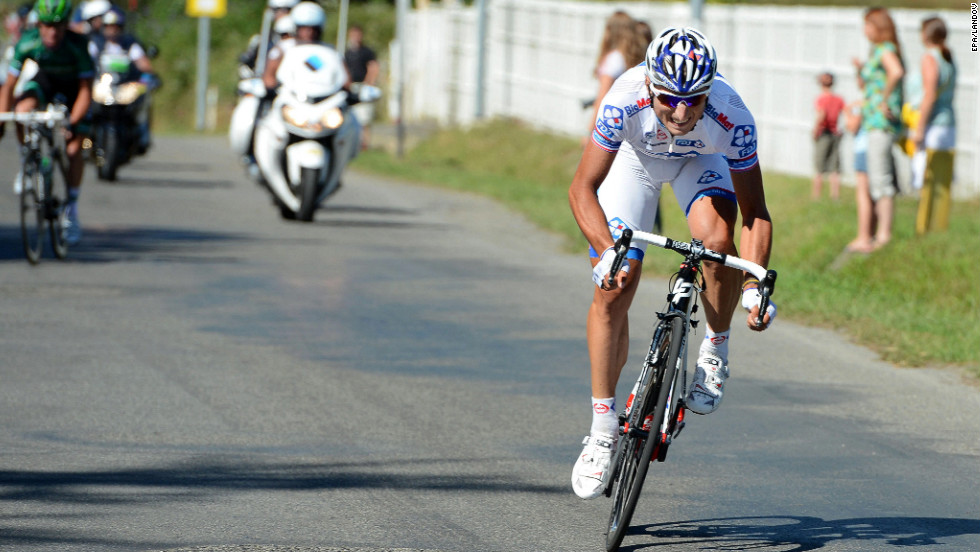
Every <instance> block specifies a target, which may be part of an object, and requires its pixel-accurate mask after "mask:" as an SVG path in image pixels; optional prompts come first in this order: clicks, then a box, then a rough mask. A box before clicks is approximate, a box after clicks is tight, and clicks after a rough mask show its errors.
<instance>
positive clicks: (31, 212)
mask: <svg viewBox="0 0 980 552" xmlns="http://www.w3.org/2000/svg"><path fill="white" fill-rule="evenodd" d="M42 185H43V180H42V178H41V171H40V170H38V167H37V166H33V167H32V166H25V167H24V173H23V179H22V181H21V189H20V235H21V241H22V242H23V244H24V256H26V257H27V262H29V263H31V264H37V263H38V262H40V261H41V250H42V248H43V247H44V222H45V219H44V192H43V191H42V190H43V188H42Z"/></svg>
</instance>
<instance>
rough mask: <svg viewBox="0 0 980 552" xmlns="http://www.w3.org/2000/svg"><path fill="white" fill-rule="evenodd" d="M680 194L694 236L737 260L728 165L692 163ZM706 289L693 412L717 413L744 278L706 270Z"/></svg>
mask: <svg viewBox="0 0 980 552" xmlns="http://www.w3.org/2000/svg"><path fill="white" fill-rule="evenodd" d="M674 191H675V193H676V195H677V200H678V201H679V202H680V204H681V207H682V208H684V209H685V212H686V213H687V222H688V227H689V228H690V230H691V235H692V236H693V237H694V238H697V239H699V240H701V241H702V242H704V245H705V247H707V248H709V249H713V250H715V251H719V252H722V253H727V254H732V255H735V254H737V250H736V248H735V242H734V233H735V221H736V216H737V211H738V208H737V205H736V203H735V192H734V190H733V188H732V182H731V173H730V172H729V170H728V164H727V162H726V161H725V160H724V158H722V157H721V156H720V155H715V156H703V157H699V158H697V159H694V160H692V161H689V162H688V163H687V165H686V166H685V168H684V170H682V171H681V175H680V176H679V178H678V179H677V180H676V181H675V183H674ZM702 270H703V274H704V283H705V289H704V291H703V292H702V294H701V298H702V299H703V301H702V302H703V304H704V313H705V318H706V319H707V322H708V327H707V329H706V331H705V339H704V341H702V342H701V345H700V347H699V348H698V362H697V369H696V371H695V374H694V380H693V381H692V382H691V386H690V392H689V393H688V396H687V398H686V404H687V407H688V409H690V410H691V411H693V412H696V413H698V414H708V413H710V412H713V411H714V410H715V409H717V408H718V406H719V405H720V404H721V399H722V397H723V394H724V385H725V380H727V379H728V374H729V371H728V338H729V334H730V331H731V321H732V315H733V314H734V312H735V308H736V307H737V306H738V300H739V291H740V289H739V285H740V283H741V279H742V277H741V274H740V273H739V272H738V271H735V270H731V269H728V268H726V267H724V266H722V265H719V264H717V263H712V262H707V261H706V262H705V263H703V265H702Z"/></svg>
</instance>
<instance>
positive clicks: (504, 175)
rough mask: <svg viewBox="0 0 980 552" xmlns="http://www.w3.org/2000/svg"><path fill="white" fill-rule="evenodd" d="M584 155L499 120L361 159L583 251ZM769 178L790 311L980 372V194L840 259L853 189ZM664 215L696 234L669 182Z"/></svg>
mask: <svg viewBox="0 0 980 552" xmlns="http://www.w3.org/2000/svg"><path fill="white" fill-rule="evenodd" d="M580 154H581V146H580V145H579V142H578V141H577V140H571V139H568V138H559V137H555V136H553V135H550V134H545V133H541V132H535V131H533V130H531V129H529V128H526V127H525V126H523V125H521V124H520V123H517V122H514V121H504V120H495V121H491V122H489V123H487V124H484V125H480V126H479V127H474V128H472V129H470V130H444V131H440V132H437V133H436V134H434V135H433V136H431V137H430V138H428V139H425V140H423V141H422V142H421V143H420V144H419V145H418V146H417V147H415V148H413V149H411V150H410V151H408V152H406V154H405V156H404V157H403V158H402V159H396V158H395V157H393V156H391V155H389V154H387V153H384V152H381V151H370V152H367V153H365V154H364V155H362V156H361V157H359V158H358V160H357V161H356V167H357V168H358V169H360V170H364V171H369V172H374V173H377V174H384V175H389V176H394V177H397V178H400V179H406V180H410V181H414V182H419V183H425V184H429V185H433V186H442V187H447V188H452V189H457V190H466V191H471V192H476V193H480V194H484V195H487V196H490V197H493V198H495V199H497V200H499V201H501V202H502V203H504V204H505V205H507V206H509V207H511V208H514V209H516V210H517V211H520V212H522V213H524V214H525V215H526V216H527V217H528V218H529V219H530V220H532V221H533V222H534V223H535V224H537V225H538V226H540V227H541V228H544V229H547V230H549V231H553V232H555V233H558V234H560V235H563V236H565V237H566V240H567V241H566V244H567V248H568V250H569V251H582V250H583V249H584V248H585V246H586V245H585V240H584V238H583V237H582V236H581V233H580V232H579V230H578V226H577V225H576V224H575V221H574V219H573V218H572V215H571V212H570V210H569V207H568V199H567V189H568V184H569V183H570V182H571V179H572V175H573V173H574V171H575V168H576V166H577V164H578V159H579V156H580ZM765 178H766V193H767V201H768V204H769V210H770V212H771V213H772V216H773V223H774V226H775V237H774V241H773V255H772V260H771V265H772V268H775V269H776V270H777V271H778V272H779V283H778V285H777V294H776V297H775V298H776V300H777V302H778V303H779V308H780V317H781V318H783V319H788V320H793V321H796V322H800V323H803V324H807V325H811V326H819V327H826V328H833V329H836V330H840V331H841V332H843V333H845V334H847V335H849V336H850V337H851V339H853V340H854V341H855V342H856V343H860V344H863V345H866V346H869V347H871V348H873V349H874V350H876V351H878V352H879V353H880V354H881V355H882V357H883V358H884V359H886V360H888V361H891V362H894V363H896V364H899V365H905V366H942V365H956V366H959V367H962V368H963V369H965V370H966V371H968V372H970V373H972V374H974V375H980V347H978V344H980V291H978V278H977V276H976V271H975V270H974V267H973V266H972V263H973V260H974V257H975V255H976V253H977V252H978V251H980V216H978V215H980V201H977V200H973V201H964V202H957V203H956V204H955V205H954V209H953V216H952V224H951V228H950V230H949V231H948V232H946V233H940V234H930V235H926V236H916V235H915V232H914V228H913V227H914V220H915V209H916V201H915V200H914V199H911V198H900V199H899V201H898V202H897V205H896V214H895V220H896V224H895V237H894V240H893V241H892V243H890V244H889V245H888V247H886V248H884V249H882V250H881V251H878V252H876V253H873V254H871V255H867V256H852V257H848V258H847V259H846V261H845V262H843V263H839V262H838V263H837V264H839V265H840V266H839V267H837V268H835V261H838V258H839V255H840V254H841V251H842V250H843V248H844V246H845V245H846V244H847V243H848V242H849V241H850V240H851V239H852V238H853V236H854V232H855V219H856V215H855V213H856V210H855V209H856V208H855V204H854V197H853V193H852V189H851V188H847V187H845V188H844V190H843V193H842V195H843V198H842V199H841V201H839V202H832V201H830V200H827V199H824V200H822V201H816V202H814V201H811V200H810V199H809V194H810V183H809V181H808V180H807V179H805V178H798V177H789V176H784V175H778V174H772V173H767V174H766V177H765ZM662 213H663V217H664V233H665V234H667V235H669V236H673V237H681V238H683V237H688V236H689V235H690V234H689V232H688V230H687V225H686V223H685V221H684V217H683V215H682V214H681V211H680V209H679V208H678V207H677V205H676V203H675V200H674V198H673V195H672V194H671V192H670V191H669V190H665V192H664V194H663V199H662ZM645 266H646V270H647V272H648V273H655V274H660V275H666V274H669V273H670V272H671V271H672V270H673V269H674V268H675V267H676V259H673V258H671V257H670V256H669V255H648V256H647V260H646V261H645Z"/></svg>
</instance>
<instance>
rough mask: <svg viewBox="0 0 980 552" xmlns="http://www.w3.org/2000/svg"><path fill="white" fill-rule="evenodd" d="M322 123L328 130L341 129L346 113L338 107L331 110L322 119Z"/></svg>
mask: <svg viewBox="0 0 980 552" xmlns="http://www.w3.org/2000/svg"><path fill="white" fill-rule="evenodd" d="M320 122H321V123H323V126H325V127H327V128H340V125H342V124H344V113H343V112H342V111H340V108H337V107H335V108H333V109H329V110H327V112H326V113H324V114H323V117H321V118H320Z"/></svg>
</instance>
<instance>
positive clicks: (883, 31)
mask: <svg viewBox="0 0 980 552" xmlns="http://www.w3.org/2000/svg"><path fill="white" fill-rule="evenodd" d="M864 36H865V37H867V39H868V40H869V41H870V42H871V55H870V57H869V59H868V60H867V61H866V62H863V63H862V62H861V61H859V60H857V59H855V60H854V65H855V67H856V68H857V70H858V83H859V85H860V86H861V87H862V88H863V89H864V106H863V109H862V113H861V116H862V121H861V126H862V128H863V129H864V130H865V132H867V135H868V154H867V155H868V186H869V189H870V190H871V200H872V201H873V202H874V213H875V216H876V217H877V222H878V224H877V229H876V232H875V238H874V240H875V241H874V248H875V249H879V248H881V247H884V246H885V245H886V244H887V243H888V242H889V241H891V238H892V222H893V219H894V213H895V194H896V193H897V191H898V186H897V180H896V172H895V160H894V158H893V157H892V146H893V145H894V144H895V142H896V140H897V138H898V136H899V134H900V132H901V129H902V125H901V120H900V116H901V112H902V77H903V76H904V75H905V68H904V66H903V63H902V50H901V47H900V46H899V44H898V37H897V36H896V34H895V22H894V21H893V20H892V18H891V15H889V14H888V10H886V9H885V8H870V9H868V10H867V11H866V12H865V14H864Z"/></svg>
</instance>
